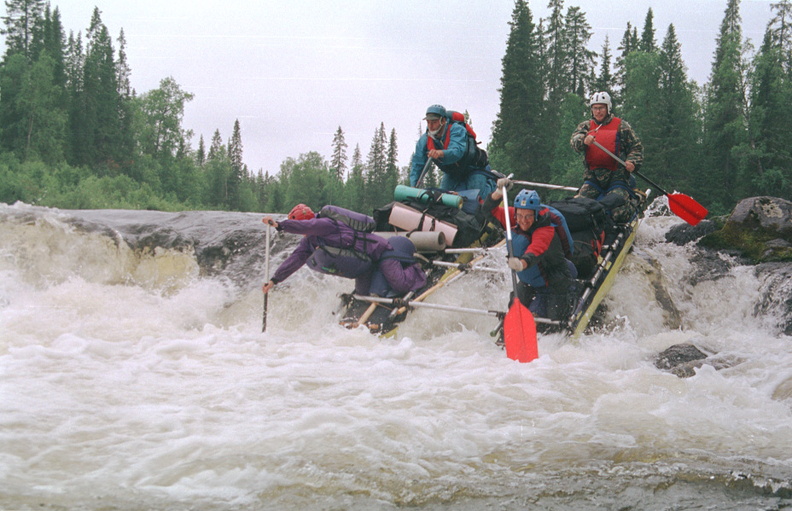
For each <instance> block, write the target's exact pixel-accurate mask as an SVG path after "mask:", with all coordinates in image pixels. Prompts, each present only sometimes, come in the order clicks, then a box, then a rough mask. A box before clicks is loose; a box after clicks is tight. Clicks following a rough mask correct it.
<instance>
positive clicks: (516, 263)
mask: <svg viewBox="0 0 792 511" xmlns="http://www.w3.org/2000/svg"><path fill="white" fill-rule="evenodd" d="M509 268H511V269H512V270H514V271H523V270H524V269H525V268H524V267H523V260H522V259H520V258H519V257H510V258H509Z"/></svg>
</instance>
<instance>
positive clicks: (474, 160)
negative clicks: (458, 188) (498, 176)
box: [426, 110, 489, 178]
mask: <svg viewBox="0 0 792 511" xmlns="http://www.w3.org/2000/svg"><path fill="white" fill-rule="evenodd" d="M447 118H448V123H447V124H446V129H445V137H444V138H443V147H442V149H443V150H446V149H448V144H449V143H450V142H451V126H452V125H454V124H460V125H462V126H463V127H464V128H465V131H466V132H467V137H466V147H465V153H464V154H463V155H462V157H461V158H460V159H459V160H457V161H456V162H454V163H449V164H443V163H439V162H436V163H437V166H438V167H440V170H442V171H443V172H445V173H446V174H450V175H452V176H453V177H456V178H464V177H467V176H468V175H469V174H470V172H471V171H472V170H475V169H483V168H484V167H486V166H487V165H488V164H489V159H488V157H487V151H485V150H484V149H482V148H480V147H479V146H478V144H479V143H478V142H477V141H476V132H475V131H473V128H472V127H471V126H470V125H469V124H468V123H467V122H465V116H464V115H463V114H461V113H459V112H454V111H453V110H451V111H449V112H448V117H447ZM426 148H427V150H429V151H431V150H432V149H438V147H437V145H436V144H435V141H434V138H433V137H432V136H430V135H428V134H427V137H426Z"/></svg>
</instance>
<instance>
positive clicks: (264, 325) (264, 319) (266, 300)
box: [261, 224, 270, 332]
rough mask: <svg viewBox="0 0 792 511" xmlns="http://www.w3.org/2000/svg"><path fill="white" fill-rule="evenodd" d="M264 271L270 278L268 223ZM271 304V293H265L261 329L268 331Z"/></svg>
mask: <svg viewBox="0 0 792 511" xmlns="http://www.w3.org/2000/svg"><path fill="white" fill-rule="evenodd" d="M264 272H265V273H266V277H267V280H266V282H269V278H270V226H269V224H267V236H266V247H265V248H264ZM268 305H269V293H264V313H263V314H262V318H261V331H262V332H266V331H267V307H268Z"/></svg>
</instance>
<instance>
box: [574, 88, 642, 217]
mask: <svg viewBox="0 0 792 511" xmlns="http://www.w3.org/2000/svg"><path fill="white" fill-rule="evenodd" d="M590 105H591V116H592V118H591V119H590V120H588V121H584V122H582V123H580V124H579V125H578V127H577V128H576V129H575V132H574V133H573V134H572V138H571V140H570V143H571V144H572V148H573V149H574V150H575V151H577V152H579V153H583V164H584V166H585V171H584V173H583V180H584V182H583V186H582V187H581V188H580V190H579V191H578V194H577V196H578V197H588V198H590V199H597V200H602V199H603V198H605V197H608V199H607V200H604V201H603V202H605V203H610V205H611V206H614V207H613V209H612V211H611V214H612V217H613V221H614V222H616V223H626V222H629V221H630V219H631V218H632V216H633V215H634V214H635V211H636V209H635V204H636V196H635V194H634V192H633V188H635V178H634V177H633V176H632V175H631V173H632V172H633V171H635V170H639V169H640V168H641V164H642V163H643V144H642V143H641V139H640V138H638V135H637V134H636V133H635V131H634V130H633V129H632V127H631V126H630V124H629V123H628V122H627V121H625V120H624V119H620V118H618V117H614V115H613V103H612V102H611V97H610V95H609V94H608V93H607V92H595V93H594V94H593V95H592V96H591V101H590ZM594 140H596V141H597V142H599V143H600V144H601V145H602V146H603V147H605V148H606V149H608V150H609V151H610V152H612V153H613V154H615V155H616V156H618V157H619V158H620V159H621V160H622V161H624V163H625V165H623V166H622V165H621V164H619V163H618V162H617V161H616V160H615V159H613V157H612V156H610V155H609V154H607V153H606V152H604V151H603V150H602V149H600V148H599V147H597V146H596V145H594V143H593V142H594Z"/></svg>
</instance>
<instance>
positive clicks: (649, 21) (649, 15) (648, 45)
mask: <svg viewBox="0 0 792 511" xmlns="http://www.w3.org/2000/svg"><path fill="white" fill-rule="evenodd" d="M638 49H639V50H641V51H645V52H646V53H654V52H655V51H657V41H656V40H655V29H654V13H653V12H652V8H651V7H650V8H649V10H648V11H647V12H646V18H645V19H644V27H643V32H641V42H640V43H639V45H638Z"/></svg>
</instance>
